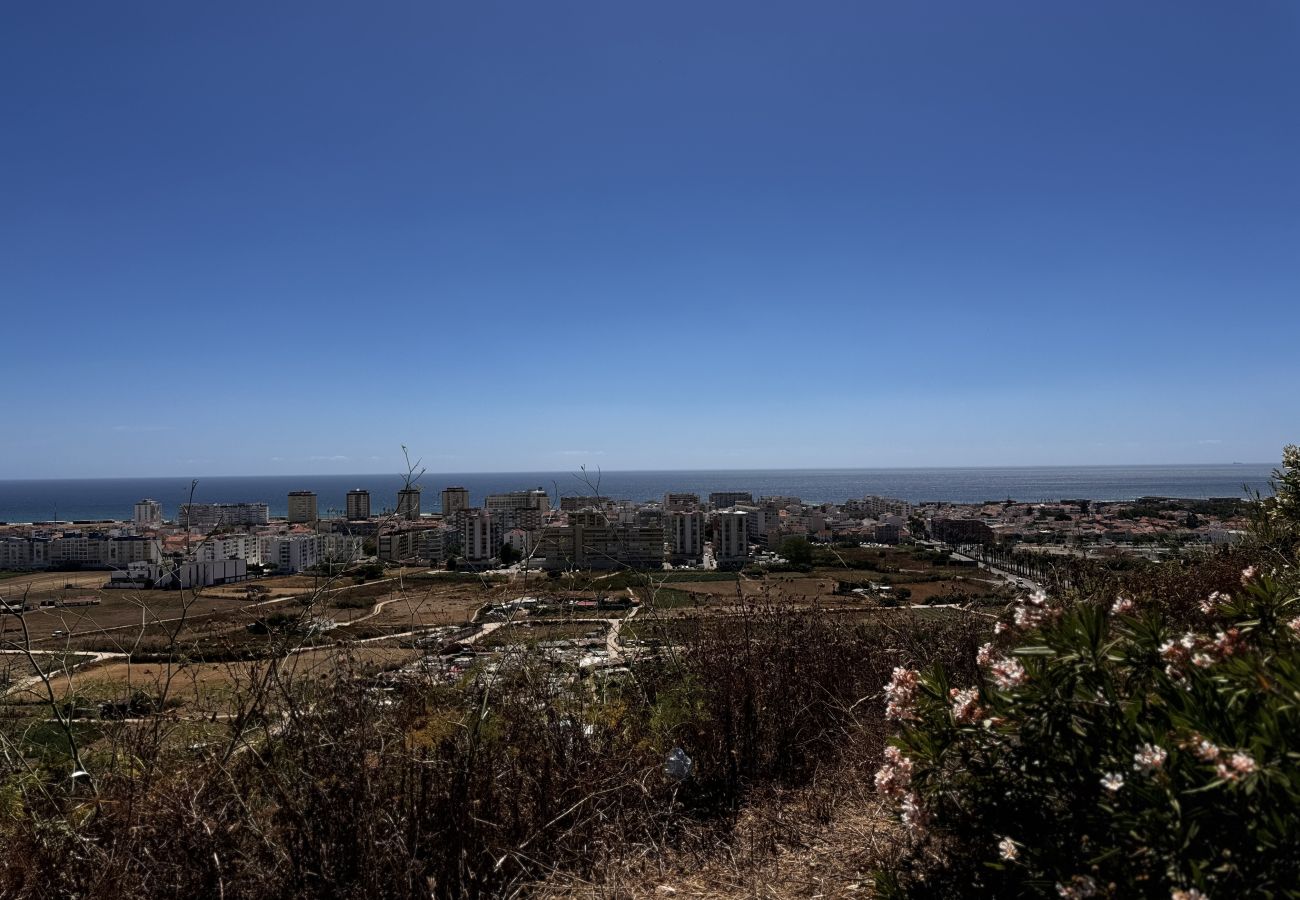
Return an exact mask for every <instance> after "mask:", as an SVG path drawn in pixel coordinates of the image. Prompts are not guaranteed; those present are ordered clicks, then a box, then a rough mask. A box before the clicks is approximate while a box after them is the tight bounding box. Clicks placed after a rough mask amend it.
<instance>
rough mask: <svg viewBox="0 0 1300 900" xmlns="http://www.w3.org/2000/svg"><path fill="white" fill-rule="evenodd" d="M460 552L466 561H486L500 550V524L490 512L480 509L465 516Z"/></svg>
mask: <svg viewBox="0 0 1300 900" xmlns="http://www.w3.org/2000/svg"><path fill="white" fill-rule="evenodd" d="M461 552H462V554H463V555H464V557H465V559H466V560H467V561H468V562H487V561H488V560H490V559H493V558H495V557H496V555H497V554H498V553H499V552H501V525H500V524H499V523H498V522H495V521H493V518H492V513H490V512H488V511H487V510H485V509H481V510H476V511H475V512H473V513H471V514H469V515H468V516H466V517H465V528H464V533H463V535H462V537H461Z"/></svg>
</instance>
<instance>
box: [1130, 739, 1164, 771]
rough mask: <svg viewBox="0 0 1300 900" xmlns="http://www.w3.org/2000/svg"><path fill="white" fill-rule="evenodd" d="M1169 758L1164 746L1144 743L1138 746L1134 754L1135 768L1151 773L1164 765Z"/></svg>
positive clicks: (1135, 769)
mask: <svg viewBox="0 0 1300 900" xmlns="http://www.w3.org/2000/svg"><path fill="white" fill-rule="evenodd" d="M1168 758H1169V753H1168V752H1167V751H1166V750H1165V749H1164V748H1163V747H1157V746H1156V745H1154V744H1143V745H1142V746H1141V747H1139V748H1138V752H1137V753H1134V754H1133V770H1134V771H1135V772H1142V773H1143V774H1146V775H1150V774H1151V773H1152V772H1154V771H1156V770H1157V769H1159V768H1160V767H1161V766H1163V765H1164V764H1165V760H1166V759H1168Z"/></svg>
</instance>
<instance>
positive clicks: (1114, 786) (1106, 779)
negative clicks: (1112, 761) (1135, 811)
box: [1101, 772, 1124, 794]
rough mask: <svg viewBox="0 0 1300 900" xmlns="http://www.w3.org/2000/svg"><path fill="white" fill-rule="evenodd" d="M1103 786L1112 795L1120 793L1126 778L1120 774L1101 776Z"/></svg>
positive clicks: (1108, 773)
mask: <svg viewBox="0 0 1300 900" xmlns="http://www.w3.org/2000/svg"><path fill="white" fill-rule="evenodd" d="M1101 786H1102V787H1104V788H1105V789H1106V790H1108V791H1110V792H1111V793H1112V794H1117V793H1119V789H1120V788H1122V787H1123V786H1124V776H1123V775H1121V774H1119V773H1118V772H1107V773H1106V774H1105V775H1103V776H1101Z"/></svg>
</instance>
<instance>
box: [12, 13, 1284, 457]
mask: <svg viewBox="0 0 1300 900" xmlns="http://www.w3.org/2000/svg"><path fill="white" fill-rule="evenodd" d="M1298 58H1300V7H1297V6H1296V5H1295V4H1293V3H1290V2H1267V0H1265V2H1258V3H1249V4H1226V3H1219V4H1209V3H1199V2H1192V3H1188V2H1176V3H1161V2H1151V3H1142V4H1133V3H1118V2H1114V3H1112V2H1096V3H1086V4H1063V3H1035V2H1020V3H999V2H990V3H979V4H973V3H969V2H965V0H960V2H918V3H879V2H865V0H851V2H800V3H793V2H790V3H771V2H755V0H746V2H729V0H728V2H709V3H698V2H691V3H687V2H674V0H668V2H657V3H652V4H651V3H646V4H630V3H610V2H606V0H601V2H580V3H579V2H546V3H519V2H515V3H498V2H491V0H486V2H476V3H457V4H451V3H443V2H424V0H422V2H410V3H391V2H388V3H385V2H375V3H346V4H344V3H334V2H322V0H314V2H311V3H306V2H303V3H289V2H285V3H274V4H265V3H240V2H231V3H221V4H197V3H175V2H166V3H163V2H158V3H147V2H138V3H129V4H117V3H100V2H83V3H75V2H73V3H34V4H11V5H10V6H9V7H7V8H6V9H5V11H4V13H3V24H2V26H0V79H2V83H3V84H4V85H5V87H4V89H3V91H2V92H0V116H2V117H3V118H2V121H3V122H4V123H5V127H4V137H3V140H0V196H2V197H3V202H0V304H2V306H3V319H2V320H0V329H2V330H0V372H2V373H3V374H4V376H5V382H6V388H7V389H6V390H5V391H3V392H2V393H0V414H2V415H3V421H4V422H5V426H4V428H3V429H0V477H58V476H70V477H71V476H110V475H155V474H156V475H173V474H174V475H190V474H195V475H198V474H263V473H265V474H274V473H281V472H284V473H290V472H293V473H314V472H363V471H387V470H390V469H392V468H394V465H395V462H394V460H395V459H398V460H399V459H400V451H399V450H398V446H399V445H400V444H402V443H405V444H407V445H409V446H411V447H412V448H413V450H414V451H416V452H417V453H419V454H420V455H422V456H423V457H424V459H425V461H426V464H427V465H429V466H430V468H431V469H432V470H438V471H494V470H505V471H518V470H553V469H566V468H573V467H576V466H578V465H579V464H582V463H587V464H589V465H600V466H603V467H604V468H606V469H637V468H655V469H665V468H762V467H821V466H827V467H829V466H908V465H999V464H1003V465H1014V464H1054V463H1059V464H1088V463H1097V464H1102V463H1159V462H1218V461H1224V462H1226V461H1232V460H1241V461H1268V460H1273V459H1277V458H1278V457H1279V455H1280V454H1279V451H1280V446H1281V444H1282V443H1284V442H1285V441H1288V440H1296V439H1297V438H1300V434H1298V433H1297V430H1298V427H1300V390H1297V389H1296V385H1297V381H1298V379H1297V376H1300V351H1298V350H1297V346H1296V342H1297V335H1300V252H1297V250H1298V248H1300V176H1298V175H1297V160H1300V79H1297V78H1296V77H1295V63H1296V60H1297V59H1298Z"/></svg>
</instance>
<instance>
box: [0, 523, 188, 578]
mask: <svg viewBox="0 0 1300 900" xmlns="http://www.w3.org/2000/svg"><path fill="white" fill-rule="evenodd" d="M161 557H162V551H161V550H160V548H159V545H158V542H157V541H155V540H154V539H152V538H146V537H140V536H135V535H116V536H115V535H108V534H101V533H98V532H90V533H86V532H81V531H70V532H64V533H62V534H53V535H50V536H48V537H47V536H39V537H38V536H28V537H21V536H11V537H6V538H4V539H0V568H5V569H49V568H60V567H62V566H70V567H75V566H81V567H85V568H88V569H103V568H110V569H116V568H125V567H126V566H127V565H129V564H130V563H133V562H157V561H158V560H159V559H161Z"/></svg>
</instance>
